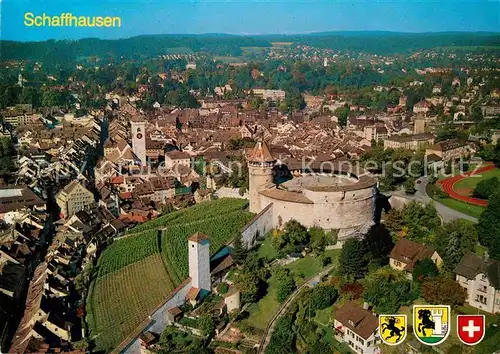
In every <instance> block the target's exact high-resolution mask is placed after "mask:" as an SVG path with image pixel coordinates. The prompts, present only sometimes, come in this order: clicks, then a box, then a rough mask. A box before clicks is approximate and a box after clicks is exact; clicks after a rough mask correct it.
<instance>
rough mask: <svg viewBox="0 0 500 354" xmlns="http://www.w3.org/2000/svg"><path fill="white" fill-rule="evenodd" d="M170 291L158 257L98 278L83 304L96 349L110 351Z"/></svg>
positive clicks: (168, 279) (172, 286)
mask: <svg viewBox="0 0 500 354" xmlns="http://www.w3.org/2000/svg"><path fill="white" fill-rule="evenodd" d="M173 289H174V285H173V284H172V282H171V280H170V278H169V276H168V273H167V271H166V269H165V267H164V265H163V262H162V259H161V256H160V254H155V255H152V256H149V257H147V258H144V259H142V260H140V261H138V262H136V263H133V264H130V265H128V266H126V267H124V268H122V269H121V270H119V271H117V272H113V273H111V274H107V275H105V276H103V277H99V278H98V279H97V280H96V281H95V283H94V284H93V285H92V288H91V291H90V293H89V300H88V301H87V321H88V324H89V327H90V328H91V330H92V332H91V333H92V336H93V337H94V336H95V342H96V345H97V347H98V348H99V349H101V350H104V351H106V352H109V351H111V350H112V349H113V348H115V347H116V346H117V345H118V344H120V342H121V341H122V340H123V339H124V338H125V337H126V336H127V335H128V334H130V333H131V332H132V331H133V330H134V329H135V328H137V326H138V325H139V324H141V322H142V321H144V320H145V319H146V318H147V316H148V315H149V314H150V313H151V312H152V311H153V310H154V309H155V308H156V307H157V306H158V305H159V304H161V303H162V302H163V301H164V300H165V299H166V297H167V296H168V295H169V293H170V292H171V291H172V290H173Z"/></svg>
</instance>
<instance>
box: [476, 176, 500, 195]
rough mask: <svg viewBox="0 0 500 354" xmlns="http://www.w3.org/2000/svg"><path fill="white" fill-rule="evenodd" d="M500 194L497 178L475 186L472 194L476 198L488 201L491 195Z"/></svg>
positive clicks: (499, 183)
mask: <svg viewBox="0 0 500 354" xmlns="http://www.w3.org/2000/svg"><path fill="white" fill-rule="evenodd" d="M499 192H500V180H499V179H498V177H493V178H488V179H485V180H483V181H481V182H479V183H478V184H477V185H476V188H474V191H473V192H472V194H473V195H474V197H476V198H481V199H488V198H489V197H490V196H491V195H493V194H495V193H499Z"/></svg>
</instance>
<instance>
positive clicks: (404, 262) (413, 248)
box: [389, 238, 443, 279]
mask: <svg viewBox="0 0 500 354" xmlns="http://www.w3.org/2000/svg"><path fill="white" fill-rule="evenodd" d="M426 258H428V259H431V260H432V261H433V262H434V263H435V264H436V266H437V267H438V268H439V267H440V266H441V264H442V263H443V259H442V258H441V257H440V256H439V254H438V253H437V252H436V251H435V250H434V248H433V247H431V246H428V245H424V244H421V243H417V242H413V241H410V240H407V239H405V238H403V239H401V240H399V241H398V242H397V243H396V245H394V247H393V249H392V250H391V253H390V255H389V265H390V266H391V268H393V269H396V270H401V271H404V272H405V273H406V274H407V277H408V278H409V279H412V272H413V267H415V264H416V263H417V261H422V260H424V259H426Z"/></svg>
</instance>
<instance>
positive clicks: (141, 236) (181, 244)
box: [86, 199, 253, 352]
mask: <svg viewBox="0 0 500 354" xmlns="http://www.w3.org/2000/svg"><path fill="white" fill-rule="evenodd" d="M246 206H247V201H246V200H241V199H219V200H216V201H212V202H206V203H202V204H197V205H195V206H194V207H191V208H186V209H183V210H180V211H175V212H172V213H170V214H167V215H165V216H162V217H159V218H157V219H155V220H153V221H150V222H148V223H145V224H143V225H139V226H137V227H135V228H134V229H132V230H131V231H130V232H129V234H128V235H127V236H126V237H124V238H121V239H119V240H116V241H115V242H114V243H113V244H111V245H110V246H109V247H108V248H107V249H106V250H105V251H104V252H103V253H102V255H101V257H100V258H99V261H98V272H97V278H96V279H95V280H94V281H93V282H92V284H91V287H90V289H89V294H88V296H87V306H86V312H87V317H86V320H87V323H88V325H89V329H90V331H91V337H92V338H95V342H96V345H97V349H98V350H103V351H104V352H109V351H111V349H112V348H115V347H116V346H117V345H118V344H120V342H122V341H123V340H124V339H125V338H126V337H127V335H129V334H130V333H131V332H132V331H133V330H134V329H136V328H137V326H139V325H140V324H141V323H142V322H143V321H145V320H146V319H147V318H148V316H149V315H150V314H151V312H152V311H153V310H154V309H155V308H156V307H157V306H159V305H160V304H161V303H162V302H163V301H164V300H165V298H166V297H167V296H168V295H169V294H170V292H171V291H172V290H173V289H174V288H175V287H176V286H177V285H179V284H180V283H181V282H182V281H183V280H184V279H185V278H186V277H187V276H188V249H187V244H188V242H187V239H188V238H189V236H191V235H192V234H194V233H195V232H197V231H200V232H203V233H206V234H207V235H208V236H209V240H210V253H211V254H212V255H213V254H215V253H216V252H217V251H218V250H219V249H220V248H222V247H223V246H224V245H225V244H226V243H227V242H228V241H230V240H231V239H232V238H233V237H234V236H235V235H236V234H237V233H238V232H239V231H241V229H242V228H243V227H244V226H245V225H246V224H247V223H248V222H249V221H250V220H251V219H252V217H253V214H252V213H250V212H248V211H245V210H244V209H245V208H246ZM161 229H163V231H162V232H158V231H159V230H161Z"/></svg>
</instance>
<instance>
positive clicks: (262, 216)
mask: <svg viewBox="0 0 500 354" xmlns="http://www.w3.org/2000/svg"><path fill="white" fill-rule="evenodd" d="M272 207H273V205H271V204H269V205H267V206H266V207H265V208H264V209H262V211H261V212H260V213H259V214H257V215H256V216H255V217H254V218H253V219H252V220H251V221H250V222H249V223H248V224H247V225H245V227H244V228H243V230H241V236H242V239H243V242H244V243H245V245H246V247H247V249H250V248H252V247H254V246H255V245H256V243H257V237H263V236H265V235H266V233H268V232H269V230H271V229H272V228H273V227H274V226H275V225H274V224H273V208H272Z"/></svg>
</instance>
